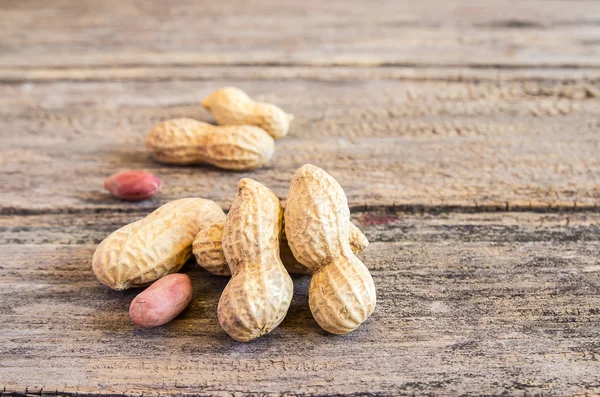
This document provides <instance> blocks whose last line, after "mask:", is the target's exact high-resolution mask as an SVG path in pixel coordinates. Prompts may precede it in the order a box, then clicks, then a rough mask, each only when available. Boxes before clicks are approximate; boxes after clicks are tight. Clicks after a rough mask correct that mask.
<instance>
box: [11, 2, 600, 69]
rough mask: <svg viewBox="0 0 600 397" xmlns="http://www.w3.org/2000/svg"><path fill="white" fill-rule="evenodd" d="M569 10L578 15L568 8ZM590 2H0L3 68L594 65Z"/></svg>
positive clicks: (598, 50)
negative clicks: (240, 65)
mask: <svg viewBox="0 0 600 397" xmlns="http://www.w3.org/2000/svg"><path fill="white" fill-rule="evenodd" d="M574 4H575V5H574ZM598 11H600V6H598V4H597V3H596V2H595V1H591V2H585V1H576V2H575V3H573V2H572V1H568V0H554V1H551V2H543V1H538V0H526V1H489V0H488V1H478V2H475V1H461V2H442V1H437V0H427V1H419V2H414V1H410V0H404V1H397V0H385V1H378V2H377V3H375V4H373V3H372V2H369V1H353V2H352V3H348V2H345V1H342V0H336V1H327V2H322V1H318V0H309V1H305V2H302V3H298V4H295V3H291V2H286V3H282V2H278V1H275V0H252V1H227V2H211V3H202V4H198V3H197V2H194V1H192V0H186V1H177V2H170V3H169V4H168V5H166V4H164V3H163V2H160V1H157V0H154V1H142V0H137V1H119V0H92V1H86V2H85V3H81V2H78V1H76V0H61V1H53V2H52V3H47V2H44V1H40V0H35V1H32V0H27V1H23V0H13V1H3V2H2V6H1V8H0V20H2V21H3V22H2V28H3V39H2V46H1V47H0V49H1V50H2V51H1V52H2V54H3V55H2V59H3V65H4V67H10V68H15V69H17V68H21V67H26V68H31V67H34V68H36V67H49V66H51V67H64V66H92V67H104V66H114V65H214V64H217V65H223V64H225V65H231V64H234V65H235V64H264V65H269V64H281V65H293V64H304V65H388V64H418V65H440V64H441V65H475V66H481V65H500V66H514V65H528V66H542V67H543V66H548V65H550V66H563V65H564V66H575V67H581V66H594V67H598V66H600V61H599V58H598V55H599V54H600V42H599V41H598V35H597V32H598V26H599V25H600V22H599V21H598V19H597V15H598Z"/></svg>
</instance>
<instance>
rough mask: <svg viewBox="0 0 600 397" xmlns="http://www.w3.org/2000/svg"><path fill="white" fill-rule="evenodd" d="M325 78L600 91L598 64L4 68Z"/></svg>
mask: <svg viewBox="0 0 600 397" xmlns="http://www.w3.org/2000/svg"><path fill="white" fill-rule="evenodd" d="M299 79H301V80H308V81H323V82H340V81H353V82H356V81H370V80H401V81H413V80H416V81H423V80H424V81H430V82H433V81H442V82H446V81H451V82H457V81H460V82H462V81H470V82H481V81H487V82H494V83H496V82H498V81H503V82H505V81H510V82H519V83H523V82H527V81H531V82H536V83H539V82H557V83H561V84H571V83H573V82H574V81H578V82H581V83H589V84H587V85H586V86H587V90H588V91H589V94H588V95H590V96H600V93H598V91H597V89H596V88H595V87H594V85H595V84H597V83H598V81H600V69H598V68H586V67H578V68H565V67H548V68H531V67H510V68H473V67H449V66H446V67H435V66H431V67H424V66H419V67H411V66H391V65H390V66H385V67H372V66H364V67H362V66H358V67H357V66H251V65H244V66H239V65H235V66H202V67H198V66H160V65H159V66H105V67H98V68H90V67H72V66H69V67H62V68H56V69H48V68H45V67H40V68H21V67H15V68H12V67H11V68H1V67H0V82H1V83H21V84H24V85H25V87H29V83H52V82H66V81H82V82H107V81H109V82H114V81H173V80H175V81H189V80H191V81H195V80H233V81H239V80H252V81H273V80H278V81H289V80H292V81H294V80H299Z"/></svg>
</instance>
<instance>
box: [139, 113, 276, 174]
mask: <svg viewBox="0 0 600 397" xmlns="http://www.w3.org/2000/svg"><path fill="white" fill-rule="evenodd" d="M146 147H147V148H148V150H149V151H150V153H152V156H153V157H154V158H155V159H156V161H159V162H161V163H166V164H178V165H185V164H202V163H206V164H212V165H214V166H216V167H219V168H223V169H227V170H236V171H241V170H253V169H256V168H260V167H262V166H263V165H265V164H267V163H268V162H269V160H270V159H271V157H273V151H274V149H275V143H274V141H273V138H271V137H270V136H269V134H267V133H266V132H265V131H264V130H262V129H260V128H258V127H253V126H249V125H238V126H234V125H228V126H214V125H211V124H208V123H204V122H202V121H198V120H193V119H188V118H179V119H172V120H167V121H163V122H162V123H160V124H158V125H157V126H156V127H154V128H153V129H152V130H151V131H150V133H149V134H148V137H147V138H146Z"/></svg>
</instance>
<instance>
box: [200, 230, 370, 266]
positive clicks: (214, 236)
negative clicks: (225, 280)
mask: <svg viewBox="0 0 600 397" xmlns="http://www.w3.org/2000/svg"><path fill="white" fill-rule="evenodd" d="M222 238H223V223H222V222H220V223H213V224H212V225H210V226H207V227H206V228H204V229H202V230H200V232H198V235H196V238H195V239H194V244H193V253H194V256H195V257H196V262H198V264H199V265H200V266H202V267H203V268H204V269H206V270H207V271H208V272H210V273H212V274H216V275H217V276H230V275H231V271H230V270H229V265H227V261H226V260H225V255H224V254H223V245H222V243H221V240H222ZM368 245H369V240H367V238H366V237H365V235H364V234H363V233H362V232H361V231H360V229H359V228H358V227H356V226H355V225H354V224H353V223H350V247H351V248H352V252H354V253H355V254H358V253H360V252H362V251H364V250H365V249H366V248H367V246H368ZM279 256H280V257H281V261H282V262H283V266H285V268H286V269H287V271H288V273H292V274H310V270H308V268H306V267H305V266H304V265H302V264H301V263H299V262H298V261H297V260H296V258H295V257H294V254H293V253H292V251H291V250H290V247H289V245H288V242H287V238H286V236H285V231H284V233H283V234H282V236H281V241H280V245H279Z"/></svg>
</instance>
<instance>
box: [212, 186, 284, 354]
mask: <svg viewBox="0 0 600 397" xmlns="http://www.w3.org/2000/svg"><path fill="white" fill-rule="evenodd" d="M282 216H283V209H282V208H281V203H280V201H279V198H278V197H277V196H276V195H275V194H274V193H273V192H271V191H270V190H269V189H267V188H266V187H265V186H263V185H261V184H260V183H258V182H256V181H254V180H252V179H247V178H246V179H242V180H241V181H240V182H239V185H238V194H237V196H236V198H235V200H234V201H233V205H232V206H231V209H230V211H229V213H228V214H227V219H226V220H225V225H224V227H223V252H224V254H225V258H226V259H227V263H229V267H230V268H231V273H232V277H231V279H230V280H229V283H228V284H227V286H226V287H225V290H224V291H223V294H222V295H221V299H220V300H219V307H218V317H219V323H220V324H221V327H222V328H223V329H224V330H225V332H227V333H228V334H229V336H231V337H232V338H233V339H235V340H237V341H240V342H247V341H250V340H252V339H256V338H258V337H260V336H261V335H265V334H267V333H269V332H271V331H272V330H273V329H274V328H275V327H277V326H278V325H279V324H280V323H281V321H282V320H283V318H284V317H285V315H286V313H287V310H288V308H289V306H290V303H291V301H292V295H293V292H294V286H293V283H292V279H291V278H290V275H289V274H288V272H287V271H286V270H285V267H283V264H282V263H281V259H280V258H279V239H280V236H281V228H282Z"/></svg>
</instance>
